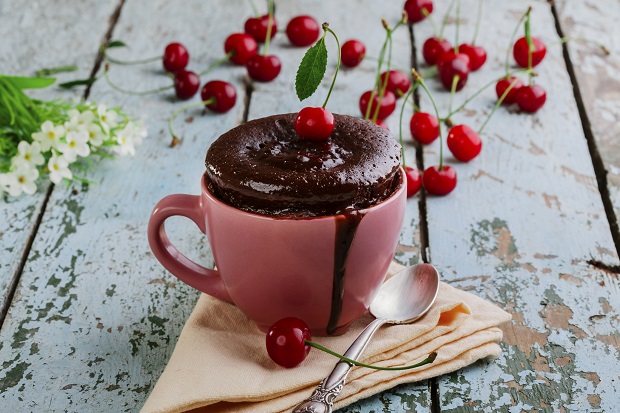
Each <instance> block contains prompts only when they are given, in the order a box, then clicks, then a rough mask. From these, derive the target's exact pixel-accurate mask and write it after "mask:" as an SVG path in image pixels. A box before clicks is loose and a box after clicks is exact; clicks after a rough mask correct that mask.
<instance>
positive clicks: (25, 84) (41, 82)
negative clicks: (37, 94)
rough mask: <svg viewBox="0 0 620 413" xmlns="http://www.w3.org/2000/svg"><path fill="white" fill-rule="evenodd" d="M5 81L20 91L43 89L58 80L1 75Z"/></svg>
mask: <svg viewBox="0 0 620 413" xmlns="http://www.w3.org/2000/svg"><path fill="white" fill-rule="evenodd" d="M0 77H2V78H3V79H6V80H8V81H9V82H11V83H12V84H13V85H14V86H15V87H17V88H19V89H42V88H45V87H48V86H50V85H52V84H53V83H54V82H55V81H56V79H54V78H53V77H25V76H5V75H0Z"/></svg>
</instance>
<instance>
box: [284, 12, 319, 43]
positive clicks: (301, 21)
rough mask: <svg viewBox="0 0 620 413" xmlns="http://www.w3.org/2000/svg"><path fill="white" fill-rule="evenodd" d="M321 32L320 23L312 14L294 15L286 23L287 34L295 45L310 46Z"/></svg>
mask: <svg viewBox="0 0 620 413" xmlns="http://www.w3.org/2000/svg"><path fill="white" fill-rule="evenodd" d="M319 34H320V26H319V23H318V22H317V21H316V20H315V19H314V18H313V17H311V16H297V17H293V18H292V19H291V21H290V22H288V24H287V25H286V36H287V37H288V39H289V40H290V42H291V43H293V44H294V45H295V46H300V47H304V46H310V45H311V44H312V43H314V42H316V40H317V39H318V38H319Z"/></svg>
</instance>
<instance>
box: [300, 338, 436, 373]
mask: <svg viewBox="0 0 620 413" xmlns="http://www.w3.org/2000/svg"><path fill="white" fill-rule="evenodd" d="M305 343H306V344H307V345H309V346H310V347H314V348H316V349H319V350H321V351H324V352H326V353H327V354H331V355H332V356H335V357H338V358H339V359H340V360H342V361H346V362H347V363H349V364H352V365H354V366H359V367H367V368H371V369H375V370H389V371H394V370H409V369H415V368H417V367H422V366H425V365H427V364H431V363H432V362H433V361H435V359H436V358H437V352H435V351H434V352H432V353H431V354H429V355H428V357H426V358H425V359H424V360H422V361H421V362H419V363H416V364H410V365H408V366H401V367H381V366H375V365H372V364H365V363H361V362H359V361H356V360H353V359H350V358H348V357H345V356H343V355H342V354H338V353H336V352H334V351H332V350H330V349H328V348H327V347H323V346H322V345H320V344H318V343H315V342H313V341H310V340H305Z"/></svg>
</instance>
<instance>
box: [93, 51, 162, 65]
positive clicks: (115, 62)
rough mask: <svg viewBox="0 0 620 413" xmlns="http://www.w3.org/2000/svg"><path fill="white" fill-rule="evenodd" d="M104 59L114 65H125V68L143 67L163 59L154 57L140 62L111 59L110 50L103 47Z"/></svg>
mask: <svg viewBox="0 0 620 413" xmlns="http://www.w3.org/2000/svg"><path fill="white" fill-rule="evenodd" d="M103 57H104V58H105V60H107V61H108V62H110V63H114V64H115V65H123V66H132V65H141V64H144V63H151V62H156V61H157V60H160V59H161V58H162V56H153V57H147V58H146V59H140V60H130V61H126V60H118V59H115V58H113V57H110V55H108V49H107V48H105V47H103Z"/></svg>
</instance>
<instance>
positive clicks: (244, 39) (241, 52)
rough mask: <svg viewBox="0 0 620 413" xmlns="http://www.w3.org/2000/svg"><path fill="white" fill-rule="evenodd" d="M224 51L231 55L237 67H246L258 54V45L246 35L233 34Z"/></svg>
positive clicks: (225, 43) (227, 39)
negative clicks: (251, 58)
mask: <svg viewBox="0 0 620 413" xmlns="http://www.w3.org/2000/svg"><path fill="white" fill-rule="evenodd" d="M224 51H225V52H226V54H230V61H231V62H233V63H234V64H236V65H245V64H246V63H247V62H248V60H249V59H250V57H252V56H254V55H255V54H256V53H257V52H258V44H256V40H254V38H253V37H252V36H250V35H249V34H246V33H233V34H231V35H230V36H228V38H226V41H225V42H224Z"/></svg>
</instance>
